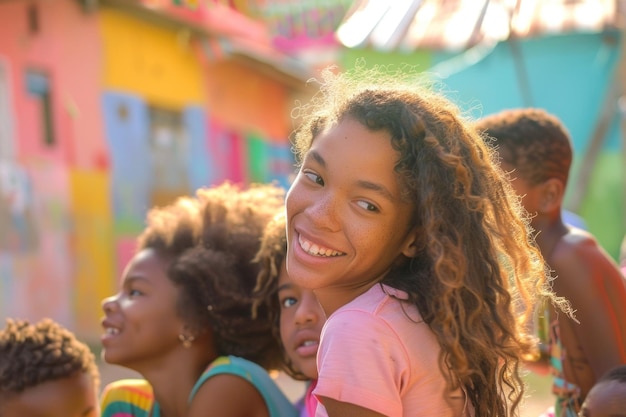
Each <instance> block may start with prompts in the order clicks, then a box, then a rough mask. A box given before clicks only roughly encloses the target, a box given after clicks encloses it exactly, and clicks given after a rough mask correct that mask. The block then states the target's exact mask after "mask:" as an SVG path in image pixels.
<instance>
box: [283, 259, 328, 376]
mask: <svg viewBox="0 0 626 417" xmlns="http://www.w3.org/2000/svg"><path fill="white" fill-rule="evenodd" d="M278 301H279V303H280V337H281V340H282V343H283V347H284V349H285V352H287V355H288V356H289V359H290V360H291V363H292V365H293V368H294V369H296V370H298V371H299V372H301V373H302V374H304V375H305V376H306V377H307V378H309V379H317V364H316V362H315V361H316V357H317V348H318V346H319V341H320V334H321V333H322V327H323V326H324V322H325V321H326V318H325V316H324V310H322V306H321V305H320V304H319V302H318V301H317V298H316V297H315V294H314V293H313V291H311V290H307V289H306V288H302V287H300V286H299V285H298V284H296V283H295V282H294V281H293V280H292V279H291V278H289V275H288V274H287V268H286V266H285V263H284V262H283V265H282V267H281V270H280V275H279V278H278Z"/></svg>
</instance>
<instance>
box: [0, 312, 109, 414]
mask: <svg viewBox="0 0 626 417" xmlns="http://www.w3.org/2000/svg"><path fill="white" fill-rule="evenodd" d="M77 372H85V373H88V374H90V375H91V376H92V377H93V380H94V385H95V387H96V388H97V387H98V385H99V383H100V376H99V372H98V368H97V366H96V361H95V358H94V355H93V353H92V352H91V350H89V347H88V346H87V345H86V344H84V343H82V342H80V341H79V340H78V339H76V337H75V336H74V334H73V333H72V332H70V331H69V330H67V329H66V328H64V327H62V326H61V325H60V324H58V323H56V322H55V321H53V320H51V319H43V320H41V321H39V322H37V323H35V324H31V323H29V322H28V321H27V320H13V319H7V322H6V326H5V328H4V329H2V330H0V402H2V399H3V398H5V399H6V398H8V397H11V396H13V395H17V394H20V393H21V392H23V391H24V390H26V389H28V388H32V387H35V386H37V385H39V384H43V383H44V382H48V381H54V380H58V379H63V378H67V377H70V376H73V375H74V374H76V373H77Z"/></svg>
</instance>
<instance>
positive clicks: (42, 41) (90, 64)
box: [0, 0, 106, 169]
mask: <svg viewBox="0 0 626 417" xmlns="http://www.w3.org/2000/svg"><path fill="white" fill-rule="evenodd" d="M30 5H35V6H36V8H37V10H38V12H39V13H38V14H39V32H38V33H37V34H29V31H28V26H27V23H28V20H27V9H28V7H29V6H30ZM0 28H2V30H1V33H2V36H0V55H3V56H4V57H5V59H6V61H7V62H9V63H10V68H9V72H10V74H11V76H12V86H13V91H12V97H13V99H14V106H15V107H14V114H15V115H16V116H17V118H18V120H17V121H16V129H15V130H16V132H15V133H16V137H18V138H19V140H18V154H19V155H29V157H33V158H39V157H41V158H45V159H48V160H52V161H55V162H65V163H68V164H69V165H71V166H75V167H77V168H83V169H93V168H98V167H102V164H103V160H105V159H106V156H105V155H106V152H105V149H104V139H103V130H102V121H101V110H100V85H101V78H102V77H101V71H102V62H101V61H102V58H101V55H102V54H101V49H102V48H101V40H100V34H99V28H98V24H97V16H96V15H95V14H93V15H92V14H85V13H84V12H83V11H82V10H81V8H80V6H79V4H78V2H77V1H72V0H60V1H59V0H57V1H54V2H51V1H43V0H40V1H33V2H27V1H11V2H6V3H0ZM29 68H32V69H39V70H43V71H45V72H46V73H48V75H49V76H50V83H51V90H52V99H53V107H54V108H55V110H57V111H56V112H55V114H54V125H55V129H56V137H57V140H58V145H57V146H56V147H55V148H54V149H51V148H49V147H47V146H46V145H44V144H43V143H42V142H41V141H40V139H39V138H40V135H39V129H40V126H39V125H38V123H36V120H37V119H38V116H37V113H36V110H37V108H36V102H35V101H34V100H33V98H31V97H29V95H28V94H27V93H26V91H25V78H24V72H25V70H26V69H29ZM85 138H89V140H84V139H85Z"/></svg>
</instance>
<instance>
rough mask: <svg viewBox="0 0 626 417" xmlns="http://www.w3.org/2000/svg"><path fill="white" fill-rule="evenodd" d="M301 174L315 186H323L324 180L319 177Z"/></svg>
mask: <svg viewBox="0 0 626 417" xmlns="http://www.w3.org/2000/svg"><path fill="white" fill-rule="evenodd" d="M303 174H304V175H305V176H306V177H307V178H308V179H310V180H311V181H313V182H314V183H316V184H317V185H324V180H323V179H322V177H320V176H319V175H317V174H315V173H313V172H303Z"/></svg>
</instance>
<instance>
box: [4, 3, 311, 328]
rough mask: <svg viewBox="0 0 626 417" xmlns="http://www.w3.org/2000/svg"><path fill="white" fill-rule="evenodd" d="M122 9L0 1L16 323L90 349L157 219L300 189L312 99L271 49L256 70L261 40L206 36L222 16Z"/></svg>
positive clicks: (8, 243) (7, 243)
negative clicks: (302, 143)
mask: <svg viewBox="0 0 626 417" xmlns="http://www.w3.org/2000/svg"><path fill="white" fill-rule="evenodd" d="M114 3H115V2H111V3H108V2H106V1H103V2H102V3H101V4H98V5H96V7H94V6H90V7H87V6H88V5H87V2H85V3H83V2H79V1H75V0H58V1H56V2H54V5H52V2H48V1H43V0H42V1H34V2H26V1H13V2H5V3H0V134H1V135H0V318H3V317H23V318H28V319H31V320H36V319H39V318H41V317H51V318H53V319H56V320H58V321H60V322H61V323H63V324H65V325H67V326H68V327H69V328H71V329H73V330H75V331H76V332H77V333H78V334H79V335H81V336H82V337H84V338H86V339H87V340H97V337H98V335H99V334H100V332H101V330H100V327H99V320H100V316H101V311H100V302H101V300H102V299H103V298H104V297H106V296H109V295H111V294H113V293H114V292H115V291H116V290H117V282H118V279H119V277H120V274H121V272H122V269H123V267H124V265H125V263H126V261H127V260H128V259H129V258H130V257H131V256H132V253H133V251H134V239H135V237H136V235H137V234H138V233H139V232H140V231H141V230H142V228H143V224H144V217H145V214H146V211H147V210H148V209H149V208H150V207H152V206H155V205H163V204H167V203H168V202H171V201H172V200H173V199H174V198H176V197H177V196H180V195H187V194H190V193H191V192H192V191H193V190H194V189H196V188H198V187H202V186H210V185H212V184H217V183H220V182H222V181H224V180H230V181H233V182H240V183H249V182H267V181H278V182H280V183H281V184H283V185H285V186H286V185H287V184H288V183H289V181H290V176H291V174H292V172H293V169H294V167H293V160H292V156H291V152H290V148H289V142H288V136H289V133H290V131H291V129H292V125H291V122H290V120H289V109H290V108H291V105H292V103H293V100H294V99H295V97H296V96H298V95H301V94H306V93H305V92H304V90H300V89H299V86H300V85H302V86H304V85H305V83H304V77H303V78H302V79H300V78H299V75H298V73H297V72H296V71H294V69H293V68H292V67H290V69H289V71H286V70H283V67H282V65H283V64H282V63H281V62H280V60H281V59H282V57H281V55H280V54H277V53H276V52H275V51H273V50H271V48H270V47H268V46H267V45H260V46H259V48H256V50H261V51H263V50H264V49H263V48H265V50H267V52H266V53H262V54H261V56H259V55H258V54H257V55H254V56H252V57H250V56H249V55H248V51H249V49H246V48H245V47H244V46H246V45H248V44H246V42H248V41H249V40H248V39H246V38H245V34H241V33H235V34H233V33H229V32H228V28H226V29H223V32H222V33H221V35H220V34H219V33H217V34H216V33H215V31H214V29H211V27H208V28H207V29H206V30H205V29H204V27H203V26H202V23H203V22H205V21H206V20H207V19H208V18H210V17H211V16H210V12H211V11H210V10H205V9H202V8H198V9H195V10H191V9H185V10H175V13H173V14H172V13H169V12H168V11H167V10H158V8H155V5H154V4H152V5H150V6H151V7H147V6H145V5H144V4H143V3H142V2H133V1H129V2H127V3H126V5H125V6H124V7H117V6H116V4H114ZM166 6H167V8H171V7H170V6H171V4H167V5H165V4H164V7H166ZM226 13H228V12H226ZM237 18H240V17H237ZM252 26H253V24H252V23H251V25H250V27H252ZM257 41H258V40H257ZM242 45H243V46H242ZM247 47H248V48H252V49H255V46H254V45H252V46H247ZM285 65H286V64H285ZM259 68H262V70H261V69H259Z"/></svg>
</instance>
